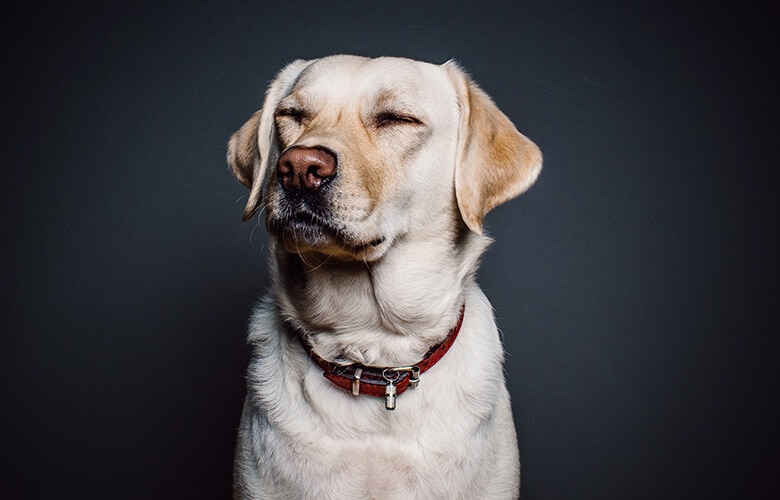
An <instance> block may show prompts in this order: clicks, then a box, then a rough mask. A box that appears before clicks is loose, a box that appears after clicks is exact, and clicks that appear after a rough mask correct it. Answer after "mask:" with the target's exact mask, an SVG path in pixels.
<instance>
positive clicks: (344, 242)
mask: <svg viewBox="0 0 780 500" xmlns="http://www.w3.org/2000/svg"><path fill="white" fill-rule="evenodd" d="M267 226H268V230H269V231H270V232H271V233H272V234H275V235H276V236H277V237H280V238H282V239H288V238H289V239H291V240H292V241H293V242H295V243H296V244H301V243H303V244H305V245H307V246H310V247H312V248H316V247H325V246H328V245H332V244H335V245H336V246H338V247H341V248H342V249H343V250H346V251H347V252H349V253H351V254H354V255H358V254H361V253H364V252H366V251H370V250H372V249H374V248H376V247H378V246H380V245H382V244H383V243H385V242H386V241H387V238H386V237H385V236H381V235H380V236H378V237H376V238H373V239H370V240H367V239H366V240H367V241H366V240H364V239H361V238H358V237H355V236H353V235H351V234H350V232H349V231H348V230H346V228H344V227H342V226H340V225H336V224H333V223H332V222H331V221H330V220H329V219H327V218H326V217H323V216H321V215H318V214H316V213H314V212H312V211H310V210H300V211H297V212H296V213H294V214H290V215H289V216H288V217H269V218H268V220H267Z"/></svg>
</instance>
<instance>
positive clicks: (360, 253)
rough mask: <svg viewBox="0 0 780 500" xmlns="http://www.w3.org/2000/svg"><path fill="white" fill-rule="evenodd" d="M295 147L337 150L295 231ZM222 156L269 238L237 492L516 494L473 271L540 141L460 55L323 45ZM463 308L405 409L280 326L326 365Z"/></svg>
mask: <svg viewBox="0 0 780 500" xmlns="http://www.w3.org/2000/svg"><path fill="white" fill-rule="evenodd" d="M388 117H389V118H388ZM293 146H308V147H315V146H316V147H323V148H327V149H328V150H329V151H331V152H333V153H334V154H335V156H336V157H337V160H338V170H337V174H336V176H335V177H334V178H333V179H332V180H330V182H329V184H328V186H327V189H323V193H322V198H323V200H322V206H323V207H324V208H323V209H322V213H320V214H319V215H318V216H317V218H315V220H309V219H307V220H304V221H299V220H295V221H293V222H292V223H290V219H289V218H290V213H291V204H290V202H289V200H288V199H286V198H285V197H286V194H285V192H284V190H283V189H282V188H281V187H280V183H279V179H277V172H276V163H277V160H278V158H279V156H280V154H281V152H282V151H284V150H285V149H286V148H289V147H293ZM228 163H229V165H230V167H231V169H232V171H233V173H234V174H235V175H236V177H237V178H238V179H239V180H240V181H241V182H242V183H243V184H245V185H246V186H247V187H249V189H250V195H249V198H248V203H247V206H246V209H245V212H244V217H245V219H248V218H249V217H251V216H252V215H253V214H255V213H256V212H257V211H259V210H261V211H262V214H263V216H264V217H265V218H266V221H267V225H268V227H269V230H270V231H271V233H272V236H273V238H272V248H271V268H272V276H273V288H272V291H271V292H270V294H269V295H268V297H267V298H266V299H265V300H264V301H263V302H262V303H261V304H260V305H259V306H258V307H257V309H256V310H255V313H254V315H253V317H252V321H251V324H250V329H249V342H250V344H251V345H252V348H253V357H252V361H251V363H250V366H249V372H248V382H247V397H246V402H245V405H244V411H243V416H242V419H241V425H240V429H239V436H238V446H237V450H236V462H235V497H236V498H241V499H250V498H251V499H255V498H258V499H259V498H291V499H292V498H294V499H301V498H317V499H320V498H322V499H328V498H333V499H347V498H360V499H370V498H376V499H395V498H398V499H415V498H419V499H431V498H446V499H458V498H463V499H467V498H469V499H470V498H479V499H493V498H496V499H499V498H516V497H517V496H518V493H519V482H520V463H519V456H518V448H517V440H516V436H515V429H514V425H513V420H512V413H511V407H510V402H509V394H508V392H507V389H506V385H505V381H504V372H503V349H502V346H501V343H500V340H499V336H498V332H497V329H496V325H495V322H494V319H493V313H492V309H491V306H490V304H489V302H488V301H487V299H486V298H485V296H484V295H483V293H482V292H481V291H480V289H479V287H478V286H477V284H476V283H475V280H474V272H475V270H476V268H477V265H478V261H479V258H480V256H481V255H482V253H483V252H484V251H485V249H486V247H487V245H488V244H489V241H490V240H489V238H487V237H486V236H483V235H482V222H483V218H484V216H485V214H486V213H487V212H488V211H489V210H490V209H492V208H493V207H495V206H496V205H498V204H500V203H503V202H505V201H507V200H509V199H511V198H513V197H515V196H517V195H518V194H520V193H521V192H522V191H524V190H525V189H527V188H528V187H529V186H530V185H531V184H532V183H533V181H534V180H535V178H536V176H537V175H538V173H539V170H540V168H541V154H540V152H539V150H538V148H537V147H536V146H535V145H534V144H533V143H532V142H531V141H529V140H528V139H527V138H525V137H524V136H522V135H521V134H520V133H519V132H517V130H516V129H515V127H514V126H513V125H512V123H511V122H510V121H509V119H508V118H507V117H506V116H505V115H503V114H502V113H501V112H500V111H499V110H498V109H497V108H496V106H495V105H494V104H493V102H492V101H491V100H490V98H489V97H488V96H487V95H486V94H485V93H484V92H482V90H480V89H479V88H478V87H477V86H476V85H475V84H474V83H473V82H472V81H471V79H470V78H469V77H468V76H467V75H466V74H465V73H464V72H463V71H462V70H461V69H460V68H459V67H458V66H457V65H456V64H454V63H451V62H449V63H446V64H444V65H441V66H437V65H432V64H427V63H423V62H417V61H412V60H408V59H401V58H378V59H367V58H360V57H355V56H332V57H327V58H323V59H318V60H313V61H295V62H293V63H291V64H290V65H289V66H287V67H286V68H285V69H284V70H282V71H281V73H280V74H279V75H278V76H277V78H276V79H275V80H274V82H273V83H272V84H271V86H270V88H269V89H268V92H267V95H266V99H265V103H264V104H263V107H262V109H261V110H260V111H258V112H257V113H255V114H254V115H253V116H252V118H250V120H249V121H248V122H247V123H246V124H245V125H244V126H243V127H241V129H240V130H239V131H238V132H236V133H235V134H234V135H233V137H232V138H231V140H230V143H229V147H228ZM323 219H328V220H327V222H323V224H325V225H327V226H328V228H329V229H328V230H325V229H323V228H321V227H320V226H319V223H320V221H321V220H323ZM323 227H324V226H323ZM463 303H465V305H466V306H465V316H464V321H463V326H462V329H461V332H460V334H459V336H458V338H457V340H456V341H455V343H454V345H453V346H452V348H451V349H450V351H449V352H448V353H447V354H446V355H445V356H444V357H443V358H442V359H441V360H440V361H439V362H438V363H437V364H436V365H435V366H434V367H433V368H431V369H430V370H429V371H427V372H426V373H424V374H423V375H422V377H421V382H420V385H419V387H417V388H414V389H409V390H407V391H406V392H405V393H404V394H402V395H400V396H399V397H398V401H397V409H396V410H394V411H388V410H386V409H385V407H384V404H383V400H382V399H381V398H375V397H370V396H358V397H354V396H352V395H351V394H349V393H347V392H345V391H342V390H341V389H339V388H337V387H335V386H334V385H332V384H331V383H330V382H329V381H328V380H326V379H325V378H324V377H323V375H322V370H321V369H320V368H319V367H318V366H317V365H316V364H314V363H313V362H312V361H311V360H310V359H309V357H308V356H307V354H306V353H305V351H304V350H303V348H302V346H301V345H300V343H299V342H298V341H297V340H296V339H295V338H293V337H292V336H291V335H290V334H289V329H288V328H285V326H284V323H285V322H288V323H289V324H291V325H293V326H295V327H296V328H299V329H301V330H303V331H304V332H306V334H307V335H308V337H309V340H310V342H311V344H312V345H313V347H314V350H315V351H316V352H317V353H318V354H319V355H320V356H322V357H323V358H326V359H329V360H333V361H340V362H345V363H361V364H365V365H375V366H399V365H406V364H413V363H415V362H417V361H419V360H420V359H421V358H422V357H423V356H424V355H425V353H426V352H427V351H428V349H429V348H430V347H431V346H433V345H436V344H437V343H439V342H441V341H442V340H443V339H444V338H445V337H446V336H447V333H448V332H449V330H450V329H451V328H452V327H453V325H454V324H455V323H456V321H457V317H458V312H459V310H460V307H461V305H462V304H463Z"/></svg>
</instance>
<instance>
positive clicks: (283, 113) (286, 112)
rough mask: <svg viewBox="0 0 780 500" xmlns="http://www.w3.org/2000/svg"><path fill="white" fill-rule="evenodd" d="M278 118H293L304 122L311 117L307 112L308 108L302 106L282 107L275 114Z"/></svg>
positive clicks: (298, 121) (296, 121)
mask: <svg viewBox="0 0 780 500" xmlns="http://www.w3.org/2000/svg"><path fill="white" fill-rule="evenodd" d="M275 116H276V118H277V119H280V118H289V119H291V120H293V121H294V122H295V123H302V122H303V121H305V120H306V119H307V118H309V113H308V112H306V110H304V109H301V108H293V107H289V108H280V109H278V110H277V111H276V114H275Z"/></svg>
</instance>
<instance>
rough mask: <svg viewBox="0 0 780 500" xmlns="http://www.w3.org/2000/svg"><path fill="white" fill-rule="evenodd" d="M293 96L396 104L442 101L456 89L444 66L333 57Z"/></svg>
mask: <svg viewBox="0 0 780 500" xmlns="http://www.w3.org/2000/svg"><path fill="white" fill-rule="evenodd" d="M291 91H292V93H295V94H298V95H302V96H304V97H306V98H309V99H326V100H328V101H330V102H333V101H340V100H343V101H345V102H355V101H357V100H364V101H365V100H370V101H373V102H381V101H384V102H393V101H396V100H397V101H405V100H408V99H413V100H414V101H415V102H419V103H424V102H426V100H430V99H434V98H441V97H443V95H442V94H448V93H453V94H454V92H455V91H454V87H453V85H452V84H451V83H450V81H449V79H448V78H447V75H446V73H445V72H444V71H443V70H442V68H441V67H440V66H436V65H434V64H430V63H425V62H421V61H414V60H411V59H404V58H394V57H381V58H375V59H369V58H364V57H357V56H331V57H326V58H323V59H318V60H316V61H314V62H313V63H312V64H311V65H309V66H308V67H307V68H306V69H305V70H304V71H303V72H302V73H301V75H300V76H299V77H298V80H297V81H296V82H295V85H294V86H293V88H292V89H291Z"/></svg>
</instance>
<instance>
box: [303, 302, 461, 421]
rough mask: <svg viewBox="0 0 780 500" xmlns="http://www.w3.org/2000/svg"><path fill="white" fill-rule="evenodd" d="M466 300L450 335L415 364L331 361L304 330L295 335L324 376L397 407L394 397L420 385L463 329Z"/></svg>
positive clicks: (389, 408) (342, 387)
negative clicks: (393, 364) (391, 364)
mask: <svg viewBox="0 0 780 500" xmlns="http://www.w3.org/2000/svg"><path fill="white" fill-rule="evenodd" d="M465 310H466V304H463V306H461V308H460V314H459V315H458V322H457V324H456V325H455V326H454V327H453V328H452V330H450V333H449V334H448V335H447V337H446V338H445V339H444V340H443V341H442V342H441V343H440V344H438V345H436V346H434V347H432V348H431V349H430V350H429V351H428V353H427V354H426V355H425V357H424V358H423V359H422V360H420V361H419V362H418V363H417V364H415V365H409V366H367V365H361V364H359V363H354V364H351V365H343V364H338V363H334V362H332V361H328V360H326V359H323V358H322V357H320V356H319V355H318V354H317V353H316V352H314V348H313V347H312V345H311V344H310V343H309V342H308V341H307V340H306V338H305V336H304V335H303V333H302V332H301V331H299V330H297V329H293V331H295V332H296V336H297V337H298V340H299V341H300V343H301V345H303V347H304V349H306V352H307V353H308V354H309V357H310V358H311V359H312V361H314V362H315V363H316V364H317V365H318V366H319V367H320V368H322V371H323V375H324V376H325V378H327V379H328V380H330V381H331V382H332V383H333V384H334V385H335V386H336V387H339V388H341V389H343V390H345V391H347V392H350V393H352V395H353V396H361V395H367V396H376V397H384V398H385V408H386V409H388V410H394V409H395V398H396V397H397V396H400V395H401V394H403V393H404V391H406V389H408V388H410V387H411V388H414V387H417V385H418V384H419V383H420V374H422V373H425V372H426V371H427V370H428V369H430V368H431V367H432V366H433V365H435V364H436V363H437V362H438V361H439V360H440V359H441V358H442V357H443V356H444V355H445V354H446V353H447V351H449V349H450V347H451V346H452V344H453V343H454V342H455V339H456V338H457V336H458V333H459V332H460V327H461V325H462V324H463V313H464V312H465Z"/></svg>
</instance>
